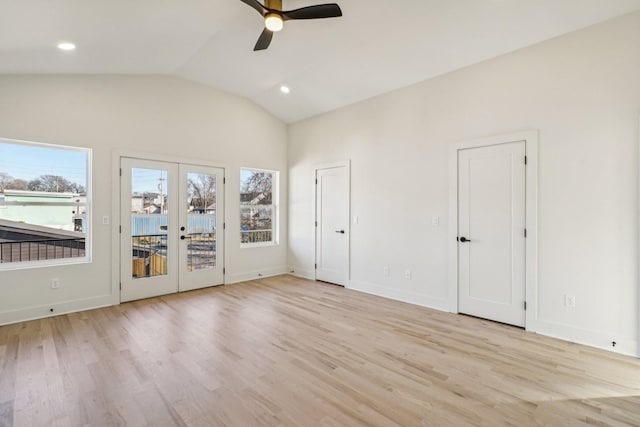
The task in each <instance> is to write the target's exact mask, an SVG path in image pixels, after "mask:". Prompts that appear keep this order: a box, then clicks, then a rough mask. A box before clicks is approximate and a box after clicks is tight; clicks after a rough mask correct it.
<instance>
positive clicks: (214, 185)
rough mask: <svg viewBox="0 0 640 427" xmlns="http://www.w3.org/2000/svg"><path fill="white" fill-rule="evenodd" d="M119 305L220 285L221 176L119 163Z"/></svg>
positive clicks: (205, 170) (203, 169) (204, 169)
mask: <svg viewBox="0 0 640 427" xmlns="http://www.w3.org/2000/svg"><path fill="white" fill-rule="evenodd" d="M120 168H121V171H122V172H121V181H120V195H121V200H120V206H121V224H122V230H121V234H120V249H121V250H120V253H121V255H120V257H121V259H120V274H121V278H120V283H121V291H120V300H121V301H130V300H135V299H141V298H149V297H153V296H157V295H164V294H169V293H175V292H182V291H188V290H192V289H198V288H203V287H207V286H215V285H219V284H222V283H223V282H224V274H223V273H224V268H223V267H224V251H223V248H224V232H223V228H224V227H223V221H224V219H223V218H224V215H223V213H224V170H223V169H220V168H213V167H209V166H198V165H189V164H181V163H172V162H160V161H154V160H144V159H134V158H126V157H123V158H121V161H120Z"/></svg>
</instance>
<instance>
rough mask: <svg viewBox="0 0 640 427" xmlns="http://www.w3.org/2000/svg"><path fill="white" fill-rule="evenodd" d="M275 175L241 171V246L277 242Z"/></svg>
mask: <svg viewBox="0 0 640 427" xmlns="http://www.w3.org/2000/svg"><path fill="white" fill-rule="evenodd" d="M277 183H278V172H277V171H270V170H262V169H240V243H241V246H242V247H251V246H265V245H274V244H277V243H278V236H277V228H276V224H277V222H278V221H277V216H278V210H277V207H278V192H277V188H278V185H277Z"/></svg>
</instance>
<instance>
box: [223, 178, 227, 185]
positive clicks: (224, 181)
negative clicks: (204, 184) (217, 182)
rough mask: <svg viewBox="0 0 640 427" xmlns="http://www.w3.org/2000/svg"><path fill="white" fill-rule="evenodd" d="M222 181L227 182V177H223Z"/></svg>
mask: <svg viewBox="0 0 640 427" xmlns="http://www.w3.org/2000/svg"><path fill="white" fill-rule="evenodd" d="M222 183H223V184H226V183H227V177H226V176H225V177H224V178H222Z"/></svg>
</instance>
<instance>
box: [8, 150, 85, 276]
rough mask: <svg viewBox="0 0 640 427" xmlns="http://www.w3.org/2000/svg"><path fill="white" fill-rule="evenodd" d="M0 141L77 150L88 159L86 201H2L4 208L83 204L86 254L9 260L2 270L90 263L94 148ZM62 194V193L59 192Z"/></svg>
mask: <svg viewBox="0 0 640 427" xmlns="http://www.w3.org/2000/svg"><path fill="white" fill-rule="evenodd" d="M0 143H5V144H13V145H23V146H30V147H40V148H46V149H53V150H61V151H75V152H80V153H84V155H85V161H86V184H85V193H86V196H85V197H86V201H85V202H82V203H80V202H77V201H72V202H53V203H48V202H6V197H5V198H4V200H3V201H2V204H3V206H2V207H4V208H8V207H9V206H42V205H43V204H44V203H47V204H48V205H52V206H65V207H66V206H68V207H74V208H75V207H79V206H82V207H84V208H85V217H86V221H85V232H84V244H85V248H84V256H81V257H68V258H57V259H44V260H34V261H16V262H7V263H0V272H2V271H10V270H26V269H31V268H42V267H56V266H63V265H75V264H88V263H91V262H92V260H93V239H92V229H93V213H92V197H93V188H92V177H93V173H92V168H93V150H92V149H91V148H87V147H77V146H69V145H62V144H50V143H44V142H35V141H24V140H17V139H11V138H3V137H0ZM58 194H61V193H58Z"/></svg>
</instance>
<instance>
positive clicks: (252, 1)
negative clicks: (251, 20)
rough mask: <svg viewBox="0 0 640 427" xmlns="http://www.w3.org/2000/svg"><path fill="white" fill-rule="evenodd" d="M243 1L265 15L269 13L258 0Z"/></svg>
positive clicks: (242, 0)
mask: <svg viewBox="0 0 640 427" xmlns="http://www.w3.org/2000/svg"><path fill="white" fill-rule="evenodd" d="M240 1H241V2H242V3H244V4H247V5H249V6H251V7H252V8H254V9H255V10H257V11H258V13H259V14H260V15H262V16H264V14H265V13H267V9H266V8H265V7H264V6H263V5H261V4H260V3H259V2H258V0H240Z"/></svg>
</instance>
